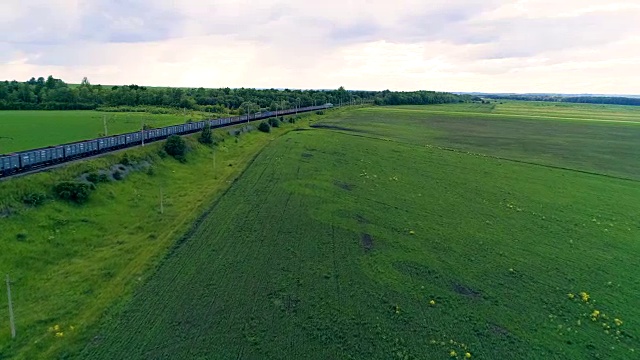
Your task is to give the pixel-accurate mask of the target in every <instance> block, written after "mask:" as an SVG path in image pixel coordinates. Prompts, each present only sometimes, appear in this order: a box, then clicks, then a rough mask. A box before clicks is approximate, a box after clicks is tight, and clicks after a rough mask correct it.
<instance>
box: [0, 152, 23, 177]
mask: <svg viewBox="0 0 640 360" xmlns="http://www.w3.org/2000/svg"><path fill="white" fill-rule="evenodd" d="M18 170H20V155H18V154H8V155H0V177H2V176H6V175H10V174H13V173H15V172H17V171H18Z"/></svg>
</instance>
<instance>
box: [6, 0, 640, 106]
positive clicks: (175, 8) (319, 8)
mask: <svg viewBox="0 0 640 360" xmlns="http://www.w3.org/2000/svg"><path fill="white" fill-rule="evenodd" d="M0 33H1V34H2V36H1V37H0V78H2V79H3V80H4V79H9V80H12V79H17V80H21V81H25V80H28V79H29V78H30V77H32V76H35V77H38V76H45V77H46V76H47V75H50V74H51V75H53V76H54V77H57V78H62V79H63V80H65V81H67V82H80V80H81V79H82V77H84V76H87V77H88V78H89V80H90V81H91V82H92V83H94V84H96V83H102V84H131V83H136V84H140V85H149V86H153V85H155V86H188V87H199V86H202V87H227V86H228V87H260V88H271V87H275V88H284V87H289V88H337V87H339V86H341V85H342V86H344V87H345V88H347V89H366V90H383V89H391V90H421V89H426V90H441V91H484V92H564V93H616V94H640V0H623V1H617V0H499V1H498V0H495V1H494V0H481V1H477V0H324V1H317V0H314V1H302V0H298V1H295V0H253V1H249V0H200V1H199V0H190V1H178V0H0Z"/></svg>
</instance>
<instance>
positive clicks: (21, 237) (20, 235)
mask: <svg viewBox="0 0 640 360" xmlns="http://www.w3.org/2000/svg"><path fill="white" fill-rule="evenodd" d="M28 235H29V233H27V231H26V230H22V231H21V232H19V233H17V234H16V239H18V241H25V240H27V236H28Z"/></svg>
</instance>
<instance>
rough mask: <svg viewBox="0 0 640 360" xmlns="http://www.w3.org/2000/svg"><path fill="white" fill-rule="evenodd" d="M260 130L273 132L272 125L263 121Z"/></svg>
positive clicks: (259, 126)
mask: <svg viewBox="0 0 640 360" xmlns="http://www.w3.org/2000/svg"><path fill="white" fill-rule="evenodd" d="M258 130H260V131H262V132H266V133H268V132H271V125H269V124H268V123H266V122H264V121H263V122H261V123H260V125H258Z"/></svg>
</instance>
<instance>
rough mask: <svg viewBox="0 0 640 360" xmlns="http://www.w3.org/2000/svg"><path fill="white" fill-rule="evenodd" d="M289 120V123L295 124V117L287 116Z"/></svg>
mask: <svg viewBox="0 0 640 360" xmlns="http://www.w3.org/2000/svg"><path fill="white" fill-rule="evenodd" d="M289 122H290V123H291V124H295V123H296V118H294V117H293V116H292V117H290V118H289Z"/></svg>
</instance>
